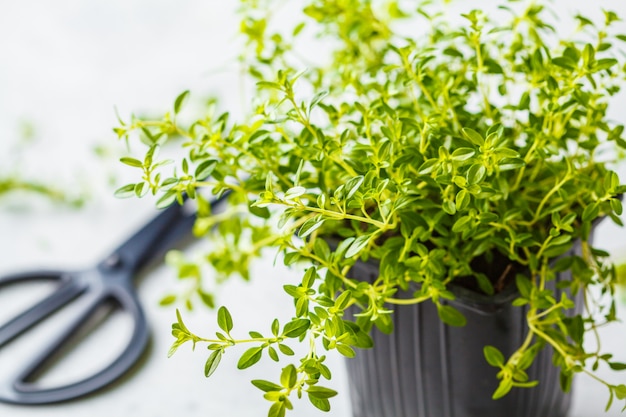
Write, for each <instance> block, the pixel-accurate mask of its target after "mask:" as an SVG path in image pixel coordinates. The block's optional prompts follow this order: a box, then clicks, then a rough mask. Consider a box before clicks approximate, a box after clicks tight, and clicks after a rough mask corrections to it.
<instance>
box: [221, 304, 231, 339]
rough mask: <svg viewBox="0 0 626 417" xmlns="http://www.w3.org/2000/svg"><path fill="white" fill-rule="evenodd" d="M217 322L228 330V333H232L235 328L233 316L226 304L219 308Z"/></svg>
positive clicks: (223, 328)
mask: <svg viewBox="0 0 626 417" xmlns="http://www.w3.org/2000/svg"><path fill="white" fill-rule="evenodd" d="M217 324H218V326H219V327H220V329H222V330H224V331H225V332H226V334H228V333H230V331H231V330H232V329H233V318H232V317H231V315H230V312H229V311H228V309H227V308H226V307H224V306H222V307H220V308H219V310H217Z"/></svg>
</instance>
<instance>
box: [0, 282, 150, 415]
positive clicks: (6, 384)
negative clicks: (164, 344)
mask: <svg viewBox="0 0 626 417" xmlns="http://www.w3.org/2000/svg"><path fill="white" fill-rule="evenodd" d="M58 276H59V277H60V279H61V280H63V281H66V282H64V283H63V284H61V286H60V287H59V289H58V290H57V291H56V292H54V293H53V294H51V295H50V296H48V297H47V298H46V299H44V300H43V301H42V302H41V303H39V304H37V305H35V306H34V307H32V308H30V309H28V310H27V311H25V312H23V313H22V314H20V315H19V316H18V317H16V318H15V320H13V321H11V322H9V323H8V324H7V325H5V326H3V327H1V328H0V347H1V346H2V345H3V344H6V343H8V342H9V341H11V340H12V339H14V338H16V337H18V336H20V335H21V334H22V333H23V332H24V331H26V330H27V329H28V328H30V327H32V326H33V325H35V324H37V323H38V322H39V321H41V320H43V319H45V318H46V317H48V316H49V315H50V314H51V313H53V312H54V311H56V310H58V309H59V308H62V307H63V306H65V305H67V304H68V303H70V302H72V301H73V300H75V299H77V298H80V306H79V310H78V312H77V313H76V315H75V318H74V319H73V320H72V321H71V322H70V323H69V324H68V325H66V326H65V328H64V329H62V330H61V331H60V332H59V334H58V336H57V337H56V338H55V339H53V340H52V341H51V342H50V343H47V344H45V343H44V344H40V345H41V347H42V348H41V349H40V351H39V352H37V354H36V355H35V356H34V358H31V359H30V360H29V361H28V363H27V364H26V366H25V367H24V368H22V369H21V370H19V371H18V372H17V373H16V374H15V375H12V376H9V378H8V379H4V378H0V400H2V401H4V402H9V403H15V404H46V403H53V402H59V401H65V400H68V399H72V398H77V397H80V396H83V395H86V394H89V393H90V392H93V391H95V390H98V389H99V388H102V387H104V386H106V385H108V384H110V383H111V382H113V381H115V380H116V379H118V378H119V377H120V376H122V375H123V374H124V373H125V372H126V371H127V370H128V369H130V368H131V367H132V365H133V364H134V363H136V361H137V360H138V359H139V357H140V356H141V354H142V353H143V351H144V349H145V347H146V345H147V342H148V339H149V332H148V326H147V323H146V319H145V316H144V313H143V310H142V308H141V306H140V303H139V300H138V299H137V297H136V295H135V293H134V291H133V289H132V288H129V287H128V284H129V282H130V281H129V280H127V279H126V278H125V277H122V276H120V277H117V278H116V277H115V276H114V275H110V274H105V275H103V274H101V273H100V272H98V271H96V270H92V271H82V272H77V273H74V274H67V273H64V275H62V274H61V273H59V274H58ZM85 277H91V278H85ZM111 302H115V303H116V304H117V305H118V306H119V308H120V309H121V310H123V311H124V312H125V313H126V314H127V315H129V316H130V317H131V320H132V323H133V329H132V336H131V337H130V339H129V340H128V343H127V345H126V347H125V349H124V350H123V351H122V353H120V354H119V355H118V357H117V358H115V359H114V360H113V362H112V363H110V364H109V365H108V366H107V367H106V368H104V369H102V370H100V371H99V372H98V373H96V374H95V375H92V376H89V377H88V378H84V379H82V380H80V381H76V382H72V383H69V384H66V385H62V386H57V387H52V388H42V387H38V386H37V384H36V382H32V381H31V379H32V378H33V377H34V376H35V375H36V374H37V373H38V372H39V371H40V370H41V369H42V368H44V367H45V366H46V365H47V364H48V362H49V361H50V360H51V359H52V358H54V356H55V354H56V353H57V352H59V351H60V350H62V349H63V347H64V346H65V345H66V344H67V343H68V341H70V340H71V339H72V337H73V336H74V335H75V334H76V333H77V332H78V331H79V330H80V328H81V327H82V326H83V325H85V323H86V322H87V321H88V320H89V318H90V317H92V315H93V314H95V313H96V311H97V310H98V308H99V307H100V306H101V305H103V304H106V303H111Z"/></svg>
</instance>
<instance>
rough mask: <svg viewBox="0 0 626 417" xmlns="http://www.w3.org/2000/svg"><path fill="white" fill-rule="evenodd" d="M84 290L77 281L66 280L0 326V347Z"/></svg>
mask: <svg viewBox="0 0 626 417" xmlns="http://www.w3.org/2000/svg"><path fill="white" fill-rule="evenodd" d="M84 290H85V287H84V286H83V285H80V284H79V283H77V282H74V281H69V282H66V283H64V284H63V285H62V286H61V287H60V288H59V289H57V290H56V291H55V292H53V293H52V294H50V295H49V296H48V297H46V298H44V299H43V300H41V301H40V302H39V303H37V304H35V305H34V306H32V307H31V308H29V309H28V310H26V311H24V312H22V313H21V314H19V315H18V316H17V317H14V318H13V319H11V320H9V321H8V322H7V323H5V324H3V325H2V326H0V348H1V347H2V346H4V345H6V344H7V343H9V342H10V341H11V340H13V339H15V338H16V337H18V336H19V335H21V334H22V333H24V332H25V331H26V330H28V329H30V328H31V327H33V326H34V325H35V324H37V323H39V322H40V321H42V320H44V319H46V318H47V317H48V316H49V315H50V314H52V313H54V312H55V311H57V310H58V309H60V308H61V307H63V306H64V305H66V304H67V303H69V302H70V301H72V300H73V299H75V298H76V297H78V296H79V295H80V294H81V293H82V292H83V291H84Z"/></svg>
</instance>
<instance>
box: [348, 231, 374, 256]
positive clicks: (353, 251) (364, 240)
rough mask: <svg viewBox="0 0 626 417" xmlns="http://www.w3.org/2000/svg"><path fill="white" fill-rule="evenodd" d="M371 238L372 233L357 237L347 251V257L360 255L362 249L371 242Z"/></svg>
mask: <svg viewBox="0 0 626 417" xmlns="http://www.w3.org/2000/svg"><path fill="white" fill-rule="evenodd" d="M371 238H372V235H362V236H359V237H357V238H356V239H355V240H354V242H352V244H351V245H350V247H349V248H348V250H347V251H346V255H345V257H346V258H352V257H353V256H355V255H358V254H359V252H361V250H362V249H363V248H364V247H366V246H367V245H368V244H369V242H370V239H371Z"/></svg>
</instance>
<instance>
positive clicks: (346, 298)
mask: <svg viewBox="0 0 626 417" xmlns="http://www.w3.org/2000/svg"><path fill="white" fill-rule="evenodd" d="M351 298H352V291H350V290H345V291H344V292H342V293H341V295H339V297H337V299H336V300H335V308H336V309H337V310H344V309H345V308H346V307H347V306H348V303H349V302H350V299H351Z"/></svg>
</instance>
